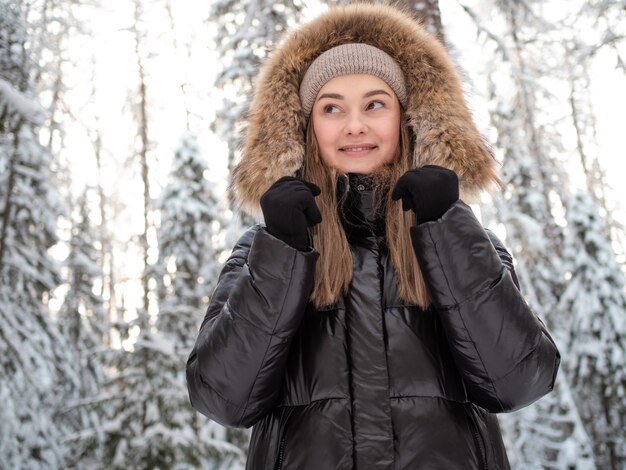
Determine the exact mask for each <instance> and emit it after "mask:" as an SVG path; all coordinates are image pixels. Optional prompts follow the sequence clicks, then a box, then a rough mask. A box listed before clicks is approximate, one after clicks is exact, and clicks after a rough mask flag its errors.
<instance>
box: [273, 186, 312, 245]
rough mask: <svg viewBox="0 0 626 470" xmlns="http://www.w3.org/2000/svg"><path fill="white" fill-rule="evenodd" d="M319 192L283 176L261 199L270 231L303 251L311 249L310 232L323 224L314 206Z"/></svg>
mask: <svg viewBox="0 0 626 470" xmlns="http://www.w3.org/2000/svg"><path fill="white" fill-rule="evenodd" d="M320 193H321V191H320V188H319V187H317V186H316V185H314V184H313V183H309V182H306V181H302V180H299V179H297V178H294V177H293V176H283V177H282V178H280V179H279V180H278V181H276V182H275V183H274V184H273V185H272V186H270V188H269V189H268V190H267V191H266V192H265V193H264V194H263V196H261V210H262V211H263V217H264V218H265V225H266V227H267V231H268V232H269V233H270V234H271V235H273V236H275V237H276V238H278V239H280V240H282V241H284V242H285V243H287V244H288V245H290V246H292V247H293V248H296V249H297V250H300V251H306V250H307V249H308V247H309V230H308V228H309V227H311V226H313V225H315V224H319V223H320V222H321V221H322V214H320V211H319V209H318V207H317V204H315V196H318V195H319V194H320Z"/></svg>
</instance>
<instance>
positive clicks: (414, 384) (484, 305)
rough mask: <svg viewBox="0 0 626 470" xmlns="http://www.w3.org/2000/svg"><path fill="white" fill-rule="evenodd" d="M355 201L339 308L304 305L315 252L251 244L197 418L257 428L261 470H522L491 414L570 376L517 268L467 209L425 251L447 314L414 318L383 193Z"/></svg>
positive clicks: (430, 229)
mask: <svg viewBox="0 0 626 470" xmlns="http://www.w3.org/2000/svg"><path fill="white" fill-rule="evenodd" d="M351 191H352V192H351V194H352V196H351V197H352V204H351V210H352V216H351V217H350V218H349V219H350V220H348V222H349V225H350V227H348V228H349V230H347V233H348V234H353V235H352V236H350V237H349V238H350V244H351V249H352V254H353V260H354V277H353V280H352V284H351V287H350V290H349V292H348V293H347V295H346V296H344V297H343V299H342V300H341V301H340V302H339V303H338V304H337V305H334V306H332V307H330V308H328V309H325V310H314V309H313V308H312V307H311V306H310V304H308V302H307V299H308V297H309V293H310V291H311V288H312V285H313V273H314V270H315V263H316V260H317V257H318V254H317V253H316V252H315V251H310V252H299V251H297V250H295V249H293V248H291V247H289V246H287V245H286V244H284V243H283V242H281V241H280V240H278V239H276V238H274V237H272V236H271V235H270V234H268V233H267V232H266V231H265V229H264V228H263V227H259V226H257V227H255V228H253V229H251V230H249V231H248V232H246V233H245V234H244V235H243V237H242V238H241V239H240V240H239V242H238V244H237V246H236V247H235V249H234V250H233V253H232V255H231V257H230V258H229V260H228V261H227V263H226V266H225V267H224V269H223V271H222V274H221V276H220V279H219V284H218V286H217V288H216V290H215V292H214V295H213V297H212V300H211V303H210V306H209V309H208V311H207V314H206V317H205V319H204V322H203V324H202V327H201V330H200V334H199V337H198V340H197V342H196V346H195V348H194V350H193V352H192V353H191V356H190V358H189V362H188V364H187V380H188V387H189V393H190V397H191V402H192V404H193V406H194V407H195V408H196V409H197V410H199V411H200V412H202V413H203V414H205V415H206V416H208V417H210V418H212V419H214V420H215V421H217V422H219V423H222V424H224V425H228V426H244V427H249V426H252V425H254V428H253V431H252V437H251V442H250V453H249V460H248V466H247V468H248V469H251V470H252V469H254V470H257V469H258V470H260V469H277V468H285V469H298V470H320V469H323V470H330V469H358V470H367V469H372V470H374V469H375V470H392V469H394V470H399V469H446V470H448V469H506V468H509V464H508V461H507V457H506V454H505V450H504V446H503V443H502V437H501V435H500V429H499V427H498V423H497V420H496V417H495V416H494V415H493V414H492V413H498V412H505V411H512V410H516V409H518V408H520V407H522V406H525V405H527V404H529V403H531V402H533V401H534V400H537V399H538V398H540V397H541V396H543V395H544V394H546V393H548V392H549V391H550V390H551V389H552V387H553V385H554V378H555V375H556V372H557V369H558V366H559V353H558V351H557V349H556V347H555V345H554V343H553V341H552V339H551V338H550V336H549V334H548V333H547V332H546V329H545V328H544V326H543V324H542V323H541V322H540V321H539V320H538V319H537V317H536V316H535V315H534V314H533V313H532V312H531V311H530V310H529V308H528V306H527V304H526V302H525V301H524V299H523V298H522V296H521V295H520V293H519V291H518V289H517V287H516V285H515V284H514V281H513V279H514V273H513V269H512V265H511V258H510V256H509V254H508V253H507V252H506V250H505V249H504V248H503V246H502V245H501V243H500V242H499V241H498V240H497V238H495V236H494V235H493V234H490V233H488V232H486V231H485V230H484V229H483V228H482V226H481V225H480V223H479V222H478V221H477V219H476V218H475V217H474V215H473V213H472V211H471V209H470V208H469V207H468V206H467V205H466V204H464V203H463V202H462V201H458V202H456V203H455V204H454V205H453V206H452V207H451V208H450V209H449V210H448V211H447V212H446V213H445V214H444V216H443V217H442V218H441V219H439V220H437V221H435V222H429V223H426V224H423V225H420V226H419V227H418V233H417V235H418V236H417V237H416V239H415V241H416V242H417V245H418V246H416V252H417V254H418V256H419V260H420V265H421V266H422V269H423V271H424V273H425V276H426V278H427V281H428V285H429V287H430V290H431V293H432V295H433V298H434V307H432V308H430V309H429V310H427V311H422V310H420V309H418V308H417V307H414V306H411V305H405V304H404V303H403V302H402V301H400V300H399V299H400V297H399V295H398V291H397V282H396V277H395V274H394V270H393V268H392V265H391V261H390V259H389V257H388V255H387V250H386V246H385V240H384V237H383V236H382V234H381V233H380V231H379V230H377V228H376V224H375V223H373V224H368V223H367V222H368V221H370V222H371V220H370V216H371V214H368V213H367V211H368V210H369V208H370V207H371V204H370V203H369V202H370V201H371V193H370V192H369V191H361V192H357V191H356V190H354V189H352V190H351ZM355 221H356V222H355ZM359 221H361V222H359Z"/></svg>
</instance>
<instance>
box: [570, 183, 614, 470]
mask: <svg viewBox="0 0 626 470" xmlns="http://www.w3.org/2000/svg"><path fill="white" fill-rule="evenodd" d="M567 221H568V226H567V227H568V237H567V239H566V241H567V243H566V255H567V256H566V259H567V271H568V273H569V275H570V276H571V278H570V279H569V282H568V286H567V289H566V290H565V292H564V294H563V296H562V297H561V299H560V305H559V307H560V308H561V310H563V311H565V312H568V313H569V315H570V325H569V329H570V334H569V335H568V339H569V342H568V344H567V351H568V352H569V354H568V355H567V356H566V362H565V367H566V368H567V372H568V375H569V377H570V378H571V383H572V386H573V392H574V395H575V398H576V402H577V404H578V408H579V410H580V414H581V417H582V419H583V422H584V424H585V427H586V429H587V431H588V433H589V435H590V436H591V438H592V440H593V447H594V454H595V460H596V464H597V467H598V468H602V469H605V468H606V469H612V470H617V469H621V468H624V467H625V466H626V319H625V318H624V312H626V292H624V286H625V285H626V278H625V277H624V274H623V272H622V271H621V269H620V267H619V265H618V264H617V262H616V261H615V253H614V252H613V249H612V247H611V244H610V241H609V240H608V239H607V231H606V227H605V225H604V222H603V220H602V218H601V217H600V216H599V212H598V207H597V205H596V203H595V202H594V200H593V199H592V197H591V196H590V195H589V194H587V193H586V192H582V191H581V192H579V193H577V194H576V197H575V198H573V199H572V200H571V202H570V203H569V204H568V206H567Z"/></svg>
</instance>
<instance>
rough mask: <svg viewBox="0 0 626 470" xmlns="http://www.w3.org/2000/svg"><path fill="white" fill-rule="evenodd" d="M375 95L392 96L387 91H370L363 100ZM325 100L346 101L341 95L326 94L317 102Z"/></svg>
mask: <svg viewBox="0 0 626 470" xmlns="http://www.w3.org/2000/svg"><path fill="white" fill-rule="evenodd" d="M374 95H387V96H391V95H390V94H389V93H387V92H386V91H385V90H371V91H368V92H367V93H365V94H364V95H363V98H369V97H370V96H374ZM324 98H330V99H333V100H343V99H345V97H344V96H343V95H340V94H338V93H324V94H323V95H320V96H319V97H318V98H317V101H319V100H321V99H324Z"/></svg>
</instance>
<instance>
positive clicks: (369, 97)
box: [311, 74, 400, 173]
mask: <svg viewBox="0 0 626 470" xmlns="http://www.w3.org/2000/svg"><path fill="white" fill-rule="evenodd" d="M311 119H312V123H313V132H314V134H315V138H316V140H317V144H318V147H319V151H320V154H321V157H322V160H323V161H324V163H325V164H326V165H327V166H329V167H331V168H335V169H336V170H338V171H340V172H342V173H371V172H373V171H374V170H376V169H377V168H378V167H380V166H381V165H383V164H385V163H388V162H390V161H392V160H393V158H394V156H395V155H396V150H397V148H398V145H399V141H400V102H399V101H398V98H397V97H396V95H395V93H394V92H393V90H392V89H391V88H390V87H389V85H387V84H386V83H385V82H384V81H383V80H381V79H380V78H378V77H375V76H373V75H366V74H356V75H342V76H340V77H336V78H333V79H332V80H330V81H328V82H327V83H326V84H325V85H324V86H323V87H322V88H321V90H320V91H319V93H318V94H317V97H316V99H315V103H314V105H313V110H312V112H311Z"/></svg>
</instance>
